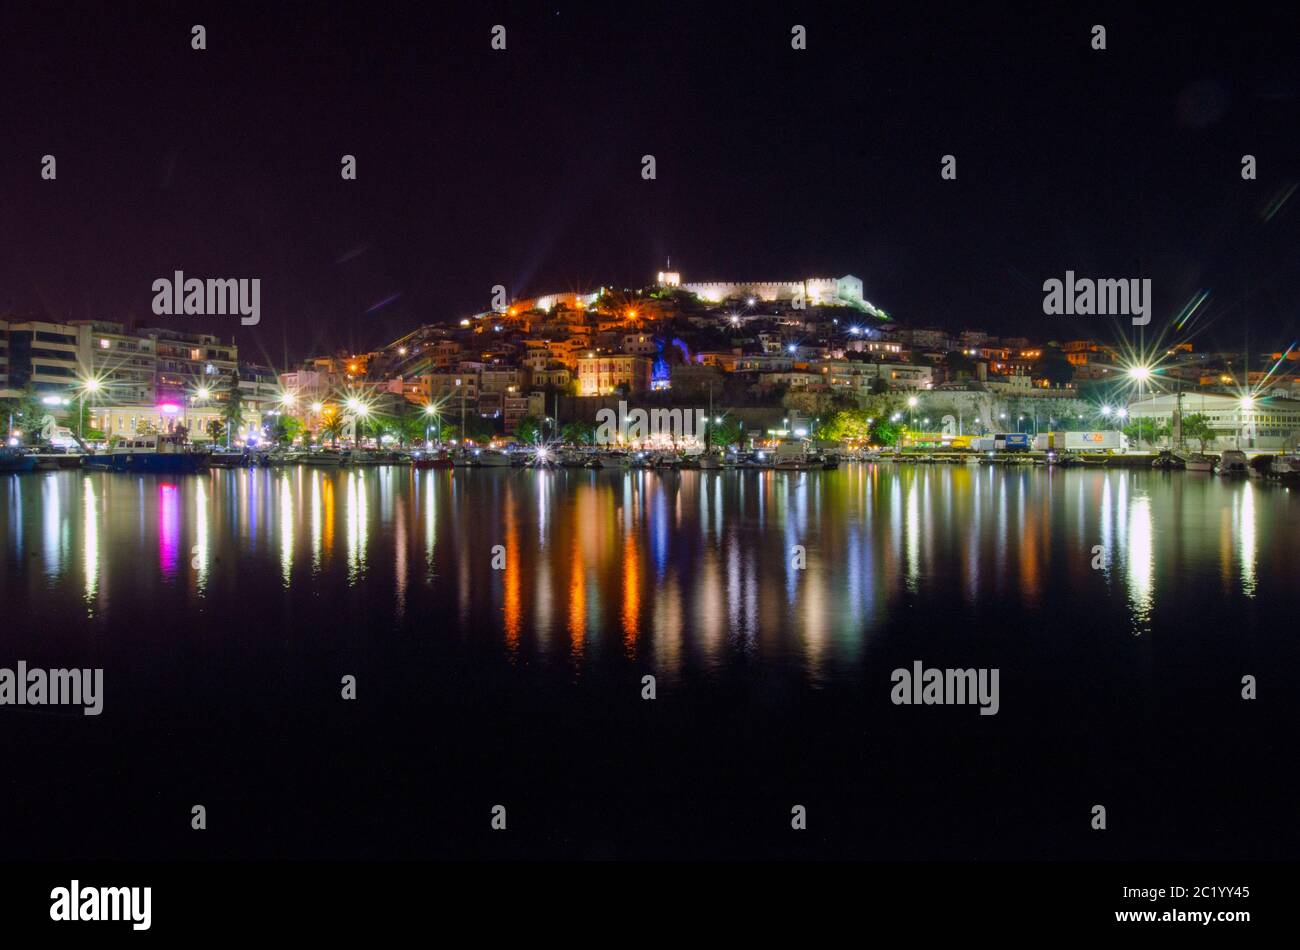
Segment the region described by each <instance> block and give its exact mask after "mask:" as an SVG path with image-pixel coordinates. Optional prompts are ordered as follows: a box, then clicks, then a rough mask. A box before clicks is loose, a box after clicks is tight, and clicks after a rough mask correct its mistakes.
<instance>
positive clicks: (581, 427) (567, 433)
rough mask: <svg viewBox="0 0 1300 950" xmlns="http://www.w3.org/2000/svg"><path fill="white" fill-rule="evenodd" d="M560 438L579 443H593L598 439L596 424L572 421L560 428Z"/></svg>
mask: <svg viewBox="0 0 1300 950" xmlns="http://www.w3.org/2000/svg"><path fill="white" fill-rule="evenodd" d="M560 438H561V439H562V440H563V441H565V442H572V443H574V444H577V445H593V444H594V443H595V441H596V426H595V425H594V424H592V423H590V422H570V423H567V424H566V425H565V426H564V428H563V429H561V430H560Z"/></svg>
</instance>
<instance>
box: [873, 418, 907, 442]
mask: <svg viewBox="0 0 1300 950" xmlns="http://www.w3.org/2000/svg"><path fill="white" fill-rule="evenodd" d="M872 431H873V433H874V434H875V440H874V441H875V444H876V445H897V444H898V442H899V440H900V439H902V437H903V430H902V428H901V427H900V426H898V425H895V424H894V423H892V422H888V421H882V422H877V423H876V424H875V425H874V426H873V427H872Z"/></svg>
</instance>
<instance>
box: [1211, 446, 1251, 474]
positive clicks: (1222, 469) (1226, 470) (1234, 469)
mask: <svg viewBox="0 0 1300 950" xmlns="http://www.w3.org/2000/svg"><path fill="white" fill-rule="evenodd" d="M1249 468H1250V466H1249V465H1248V464H1247V462H1246V453H1245V452H1241V451H1239V450H1237V449H1225V450H1224V452H1223V454H1222V455H1220V456H1219V462H1218V464H1217V465H1215V466H1214V473H1215V474H1216V475H1245V474H1246V472H1247V471H1248V470H1249Z"/></svg>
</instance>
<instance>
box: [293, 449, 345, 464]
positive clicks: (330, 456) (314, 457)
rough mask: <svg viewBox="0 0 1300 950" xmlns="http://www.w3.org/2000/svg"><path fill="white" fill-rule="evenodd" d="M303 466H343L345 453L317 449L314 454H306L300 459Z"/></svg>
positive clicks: (336, 450)
mask: <svg viewBox="0 0 1300 950" xmlns="http://www.w3.org/2000/svg"><path fill="white" fill-rule="evenodd" d="M298 461H299V462H301V463H302V464H303V465H332V466H335V467H337V466H339V465H342V464H343V453H342V452H340V451H339V450H338V449H316V450H315V451H312V452H304V453H302V456H301V457H300V458H299V459H298Z"/></svg>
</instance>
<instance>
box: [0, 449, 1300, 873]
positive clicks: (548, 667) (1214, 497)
mask: <svg viewBox="0 0 1300 950" xmlns="http://www.w3.org/2000/svg"><path fill="white" fill-rule="evenodd" d="M495 546H500V547H499V548H496V549H495V551H494V547H495ZM796 546H802V548H803V551H804V554H803V557H804V559H805V566H804V567H803V568H802V569H801V568H799V567H798V566H796V561H797V557H798V553H797V551H796ZM1097 546H1099V547H1100V550H1099V551H1097V550H1094V548H1095V547H1097ZM1298 554H1300V492H1297V491H1288V490H1287V489H1286V488H1285V487H1281V486H1277V485H1271V484H1259V483H1251V482H1247V481H1235V482H1234V481H1223V480H1216V479H1214V478H1213V477H1212V476H1202V475H1196V474H1189V473H1174V474H1160V473H1152V472H1145V471H1132V472H1127V471H1119V470H1116V471H1110V472H1105V471H1045V470H1041V469H1039V470H1005V471H1004V470H1000V469H994V468H984V467H970V468H967V467H947V466H939V467H934V466H917V467H911V466H899V467H888V466H885V467H874V466H855V467H849V468H842V469H840V470H838V471H833V472H813V473H776V472H766V473H729V472H728V473H713V472H683V473H662V474H661V473H655V472H634V473H622V472H613V471H604V472H588V471H582V470H562V471H557V472H533V471H515V470H479V471H455V472H449V471H445V472H411V471H409V470H405V469H389V468H379V469H370V470H364V471H362V470H354V471H349V470H342V471H339V470H335V471H324V470H310V469H296V468H295V469H286V470H255V471H238V470H234V471H216V472H212V473H208V474H203V475H199V476H190V477H178V478H175V479H171V480H168V479H165V478H156V477H137V476H126V475H114V474H107V473H105V474H84V473H58V474H47V475H28V476H5V477H2V478H0V603H2V604H3V615H2V619H0V631H2V632H0V666H5V667H11V668H12V667H13V666H14V665H15V664H16V662H17V661H18V660H19V659H23V660H26V661H27V662H28V664H29V666H46V667H62V666H75V667H103V668H104V670H105V674H104V679H105V708H104V713H103V714H102V715H101V716H99V717H85V716H82V715H81V714H80V712H79V710H67V709H49V708H46V709H33V708H30V707H28V708H17V707H12V706H3V707H0V754H2V755H3V761H4V763H5V769H4V774H3V776H2V777H0V814H3V815H4V816H5V819H6V820H5V825H6V827H5V832H4V834H2V835H0V841H3V844H2V845H0V849H3V851H4V854H5V856H6V857H10V858H12V857H41V858H55V857H58V858H63V857H106V858H107V857H111V858H135V857H152V856H178V857H194V858H205V857H213V856H250V857H261V856H268V857H269V856H278V857H356V856H361V857H440V856H449V857H463V856H480V855H481V856H489V857H491V856H598V857H611V856H653V857H705V856H715V855H717V856H745V855H755V856H780V855H799V856H804V855H825V856H831V857H867V858H913V857H915V858H929V857H958V858H974V857H980V858H1014V857H1051V858H1057V857H1059V858H1067V857H1070V858H1109V857H1116V858H1119V857H1123V858H1143V857H1152V858H1183V857H1188V858H1191V857H1214V858H1234V857H1240V858H1274V857H1292V858H1294V857H1296V856H1297V854H1300V847H1298V843H1300V833H1298V832H1300V820H1298V819H1297V817H1296V809H1295V808H1294V798H1295V789H1294V785H1293V780H1294V774H1293V773H1294V766H1293V764H1292V762H1293V760H1294V759H1295V737H1296V733H1295V728H1296V725H1297V721H1296V716H1295V712H1296V708H1297V703H1296V701H1295V698H1294V696H1295V691H1296V688H1297V686H1300V677H1298V675H1297V673H1298V667H1300V664H1298V663H1297V647H1296V635H1297V624H1296V617H1297V607H1298V606H1300V568H1297V555H1298ZM494 556H495V557H496V558H497V561H498V563H504V568H503V569H500V570H498V569H495V568H494V564H493V561H494ZM1094 563H1097V564H1099V565H1100V566H1099V567H1096V568H1094ZM914 660H921V661H923V662H924V663H925V664H926V665H927V666H937V667H963V668H965V667H996V668H998V669H999V670H1000V711H999V713H998V714H997V715H996V716H980V715H979V714H978V710H977V708H976V707H974V706H933V707H925V706H921V707H916V706H895V705H893V704H892V703H891V702H890V690H891V681H890V673H891V671H892V670H893V669H894V668H895V667H908V668H910V667H911V664H912V662H913V661H914ZM646 674H653V675H654V676H655V677H656V686H657V694H658V696H657V699H655V700H654V701H646V700H643V699H642V698H641V691H642V682H641V677H642V676H644V675H646ZM1247 674H1249V675H1253V676H1255V677H1257V679H1258V682H1259V687H1258V688H1259V698H1258V699H1256V700H1254V701H1253V702H1247V701H1244V700H1243V699H1242V698H1241V678H1242V676H1244V675H1247ZM345 675H352V676H355V677H356V678H357V692H358V698H357V699H356V700H355V701H350V702H349V701H344V700H343V699H342V698H341V697H340V689H341V686H340V679H341V677H343V676H345ZM194 804H203V805H204V806H205V807H206V808H207V810H208V815H209V819H208V822H209V827H208V830H206V831H204V832H201V833H200V832H196V831H192V830H191V829H190V808H191V806H192V805H194ZM496 804H504V805H505V806H506V807H507V810H508V831H507V832H506V833H504V834H503V833H499V832H497V833H494V832H492V831H491V830H490V828H489V820H490V809H491V807H492V806H493V805H496ZM796 804H799V805H804V806H805V807H806V808H807V809H808V831H807V832H806V833H803V834H794V833H793V832H791V830H790V810H791V807H792V806H793V805H796ZM1095 804H1103V805H1105V806H1106V808H1107V814H1108V827H1107V830H1106V831H1105V832H1096V831H1093V830H1091V828H1090V826H1089V823H1090V819H1091V808H1092V806H1093V805H1095Z"/></svg>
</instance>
